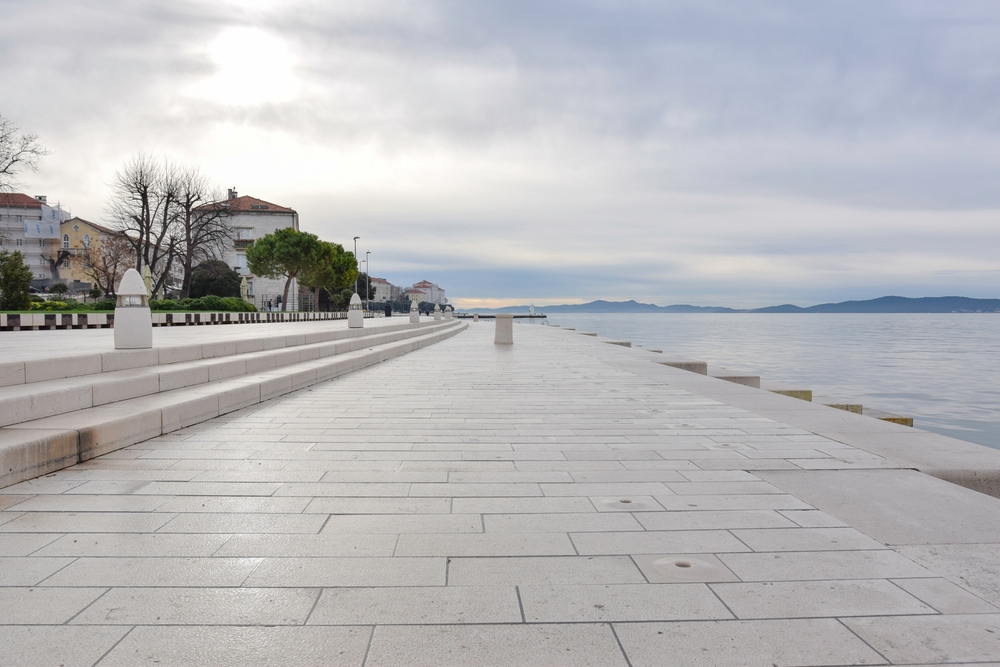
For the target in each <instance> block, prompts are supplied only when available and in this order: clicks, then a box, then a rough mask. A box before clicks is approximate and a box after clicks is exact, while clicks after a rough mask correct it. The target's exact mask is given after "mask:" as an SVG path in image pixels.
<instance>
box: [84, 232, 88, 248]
mask: <svg viewBox="0 0 1000 667" xmlns="http://www.w3.org/2000/svg"><path fill="white" fill-rule="evenodd" d="M83 247H84V248H89V247H90V234H84V235H83Z"/></svg>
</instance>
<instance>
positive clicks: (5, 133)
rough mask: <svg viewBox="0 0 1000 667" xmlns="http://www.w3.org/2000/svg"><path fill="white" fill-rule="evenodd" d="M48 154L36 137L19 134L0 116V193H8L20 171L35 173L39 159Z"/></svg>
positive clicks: (10, 123) (17, 130)
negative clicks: (25, 170)
mask: <svg viewBox="0 0 1000 667" xmlns="http://www.w3.org/2000/svg"><path fill="white" fill-rule="evenodd" d="M48 154H49V152H48V151H47V150H45V148H43V147H42V145H41V144H40V143H38V135H35V134H21V133H20V129H19V128H18V127H17V126H16V125H14V123H12V122H11V121H9V120H7V119H6V118H4V117H3V115H0V192H10V191H12V190H13V189H14V185H16V180H15V179H16V177H17V173H18V172H19V171H21V170H22V169H28V170H29V171H36V170H37V169H38V160H39V158H41V157H43V156H45V155H48Z"/></svg>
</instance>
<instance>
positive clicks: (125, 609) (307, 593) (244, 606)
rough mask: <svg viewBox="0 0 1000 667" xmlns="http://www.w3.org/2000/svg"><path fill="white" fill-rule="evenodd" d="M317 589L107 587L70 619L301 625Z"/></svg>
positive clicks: (113, 622) (104, 622) (97, 622)
mask: <svg viewBox="0 0 1000 667" xmlns="http://www.w3.org/2000/svg"><path fill="white" fill-rule="evenodd" d="M36 590H38V591H42V590H49V589H45V588H38V589H36ZM53 590H59V591H64V590H74V589H53ZM83 590H90V589H83ZM100 591H101V592H102V593H103V592H104V589H100ZM318 595H319V592H318V591H316V590H315V589H301V588H193V587H184V588H112V589H111V590H110V591H108V592H107V593H106V594H105V595H103V596H102V597H101V598H100V599H99V600H98V601H97V602H96V603H94V604H93V605H91V606H90V607H88V608H87V609H86V611H84V612H83V613H82V614H80V615H79V616H77V617H76V618H75V619H73V624H82V625H303V624H304V623H305V621H306V618H308V617H309V612H310V611H311V610H312V608H313V606H314V605H315V604H316V598H317V596H318ZM95 597H96V596H95Z"/></svg>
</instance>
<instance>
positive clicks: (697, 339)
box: [537, 308, 1000, 449]
mask: <svg viewBox="0 0 1000 667" xmlns="http://www.w3.org/2000/svg"><path fill="white" fill-rule="evenodd" d="M537 310H538V311H539V312H544V308H539V309H537ZM548 322H549V323H550V324H558V325H560V326H566V327H574V328H576V329H578V330H581V331H591V332H594V333H596V334H599V335H601V336H608V337H611V338H618V339H622V340H629V341H632V344H633V345H636V344H638V345H642V346H644V347H652V348H657V349H662V350H663V352H664V354H665V355H666V356H673V357H678V358H685V359H697V360H699V361H705V362H708V366H709V372H710V373H711V372H713V370H714V369H722V368H725V369H729V370H737V371H745V372H749V373H752V374H754V375H760V376H761V382H762V383H764V384H781V385H785V386H787V387H790V388H796V389H812V390H813V394H814V395H820V396H829V397H832V398H837V399H842V400H849V401H852V402H856V403H861V404H862V405H864V406H865V407H871V408H874V409H878V410H885V411H888V412H895V413H898V414H901V415H906V416H908V417H913V423H914V426H915V427H917V428H921V429H924V430H926V431H933V432H935V433H940V434H943V435H947V436H950V437H953V438H958V439H960V440H967V441H969V442H975V443H978V444H981V445H986V446H988V447H994V448H997V449H1000V314H996V313H950V314H936V313H935V314H870V313H865V314H819V313H806V314H774V313H767V314H765V313H692V314H687V313H600V314H597V313H565V314H563V313H560V314H553V315H549V316H548Z"/></svg>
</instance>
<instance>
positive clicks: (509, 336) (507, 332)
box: [493, 315, 514, 345]
mask: <svg viewBox="0 0 1000 667" xmlns="http://www.w3.org/2000/svg"><path fill="white" fill-rule="evenodd" d="M493 343H494V344H496V345H513V344H514V316H513V315H497V329H496V334H495V335H494V337H493Z"/></svg>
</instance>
